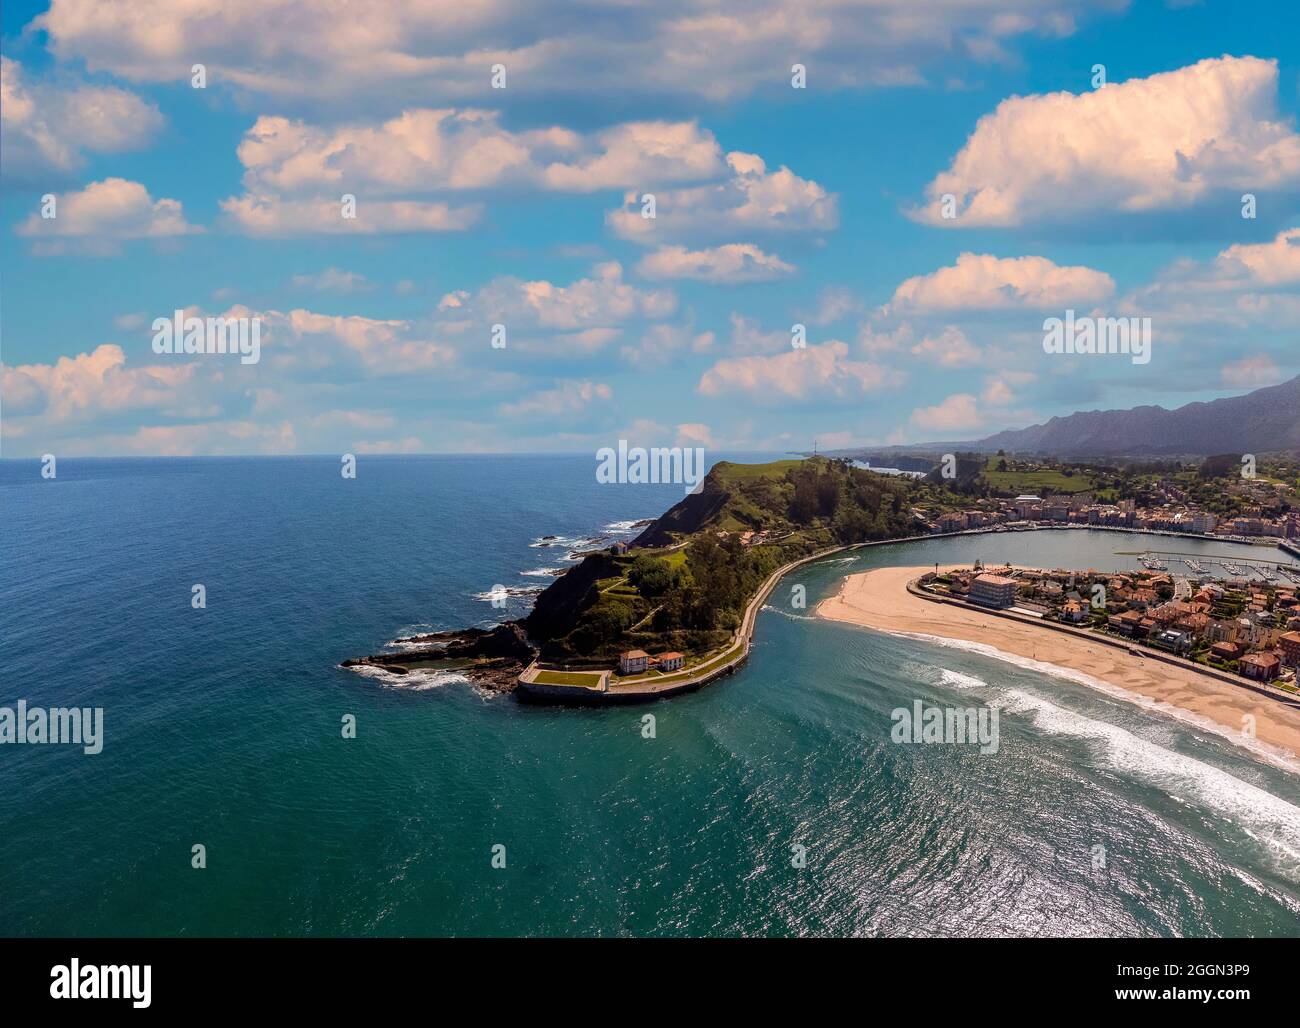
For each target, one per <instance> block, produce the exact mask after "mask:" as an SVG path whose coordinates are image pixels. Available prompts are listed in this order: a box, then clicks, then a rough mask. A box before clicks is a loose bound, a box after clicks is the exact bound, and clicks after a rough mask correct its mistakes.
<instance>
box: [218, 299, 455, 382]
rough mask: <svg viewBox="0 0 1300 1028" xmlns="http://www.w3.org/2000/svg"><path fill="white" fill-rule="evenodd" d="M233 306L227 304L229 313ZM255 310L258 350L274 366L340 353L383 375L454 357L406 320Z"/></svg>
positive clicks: (307, 365)
mask: <svg viewBox="0 0 1300 1028" xmlns="http://www.w3.org/2000/svg"><path fill="white" fill-rule="evenodd" d="M239 310H240V308H233V309H232V312H231V313H235V312H237V311H239ZM247 313H248V314H251V313H252V312H247ZM259 316H260V317H261V318H262V321H263V330H262V331H263V351H264V353H266V354H267V356H268V357H269V359H270V360H271V361H272V362H273V363H274V364H275V365H277V366H280V367H295V368H300V369H311V368H315V369H323V368H328V367H331V366H332V365H333V364H335V363H336V362H338V361H339V359H340V358H346V359H348V360H349V361H355V362H358V363H359V364H360V366H361V367H362V368H363V369H365V370H366V371H367V372H368V373H370V374H373V375H376V376H383V375H402V374H409V373H412V372H421V371H436V370H443V369H446V368H447V367H448V366H449V365H452V364H454V363H455V362H456V349H455V347H453V346H450V345H448V344H447V343H444V342H441V341H438V340H435V339H430V338H426V333H425V332H424V331H422V329H421V327H420V326H417V325H414V324H412V323H411V322H408V321H402V320H396V319H388V320H380V319H375V318H365V317H361V316H360V315H333V314H317V313H314V312H312V311H308V310H303V309H301V308H298V309H295V310H291V311H289V312H288V313H284V314H282V313H280V312H279V311H263V312H261V314H260V315H259Z"/></svg>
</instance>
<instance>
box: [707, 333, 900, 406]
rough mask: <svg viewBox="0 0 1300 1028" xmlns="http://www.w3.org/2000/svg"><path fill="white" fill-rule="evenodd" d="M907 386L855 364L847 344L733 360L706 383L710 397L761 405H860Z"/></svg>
mask: <svg viewBox="0 0 1300 1028" xmlns="http://www.w3.org/2000/svg"><path fill="white" fill-rule="evenodd" d="M902 381H903V376H902V375H901V374H899V373H898V372H895V371H891V370H890V369H888V368H885V367H882V366H880V365H878V364H872V363H869V362H866V361H853V360H849V347H848V344H847V343H843V342H840V341H839V340H832V341H831V342H828V343H823V344H821V345H820V346H809V347H807V348H806V349H801V350H789V351H788V352H786V353H780V354H775V355H773V356H770V357H763V356H752V357H731V358H727V359H724V360H721V361H718V363H716V364H715V365H714V366H713V367H711V368H710V369H709V370H708V371H706V372H705V373H704V374H703V376H701V378H700V382H699V386H698V389H699V392H700V393H701V394H702V395H704V396H723V395H728V394H741V395H744V396H746V397H749V398H750V399H752V400H755V401H757V402H760V403H765V402H775V401H781V400H810V399H824V400H827V399H829V400H855V399H861V398H862V397H863V396H866V395H869V394H871V393H873V392H876V391H878V390H881V389H885V388H888V387H890V386H895V385H898V384H900V383H901V382H902Z"/></svg>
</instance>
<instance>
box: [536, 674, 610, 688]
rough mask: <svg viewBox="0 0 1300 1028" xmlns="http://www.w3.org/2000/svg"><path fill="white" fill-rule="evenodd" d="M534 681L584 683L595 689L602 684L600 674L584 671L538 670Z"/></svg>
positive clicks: (553, 683)
mask: <svg viewBox="0 0 1300 1028" xmlns="http://www.w3.org/2000/svg"><path fill="white" fill-rule="evenodd" d="M533 681H534V682H540V683H541V684H542V685H582V686H586V687H587V688H588V689H595V688H596V687H597V686H599V685H600V675H591V674H587V673H586V672H584V671H538V672H537V674H536V675H535V676H534V677H533Z"/></svg>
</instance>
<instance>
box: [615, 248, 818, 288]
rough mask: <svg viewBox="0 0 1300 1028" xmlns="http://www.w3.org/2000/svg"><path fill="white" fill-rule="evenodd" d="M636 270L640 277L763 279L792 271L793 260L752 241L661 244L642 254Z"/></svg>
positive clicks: (728, 281) (734, 281)
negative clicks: (699, 246) (698, 247)
mask: <svg viewBox="0 0 1300 1028" xmlns="http://www.w3.org/2000/svg"><path fill="white" fill-rule="evenodd" d="M636 270H637V274H639V275H641V276H642V277H643V278H654V279H665V278H689V279H694V280H695V281H696V282H715V283H725V284H728V285H734V284H737V283H741V282H766V281H769V280H770V279H774V278H782V277H784V276H786V275H793V274H794V271H795V269H794V265H793V264H787V263H786V262H785V261H783V260H781V258H780V257H777V256H776V255H775V254H769V253H764V252H763V251H762V250H760V249H759V248H758V247H757V246H755V245H754V244H753V243H727V244H726V245H724V246H715V247H713V248H711V249H704V250H688V249H687V248H686V247H684V246H661V247H660V248H659V249H657V250H655V251H654V252H653V253H651V254H648V255H646V256H645V257H643V258H642V259H641V261H640V263H639V264H637V266H636Z"/></svg>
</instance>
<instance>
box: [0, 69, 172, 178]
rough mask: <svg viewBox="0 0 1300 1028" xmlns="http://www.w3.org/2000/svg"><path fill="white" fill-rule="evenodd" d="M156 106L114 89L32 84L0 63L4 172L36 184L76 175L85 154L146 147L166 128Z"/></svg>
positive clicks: (0, 147)
mask: <svg viewBox="0 0 1300 1028" xmlns="http://www.w3.org/2000/svg"><path fill="white" fill-rule="evenodd" d="M162 124H163V117H162V115H161V114H160V113H159V112H158V108H157V107H155V106H154V105H153V104H149V103H145V102H144V101H143V100H141V99H140V98H139V97H138V96H136V95H135V94H134V93H129V92H127V91H126V90H124V89H117V88H116V87H113V86H91V85H86V84H82V83H73V84H70V85H64V84H56V83H52V82H31V81H29V80H28V78H27V75H26V72H25V71H24V69H23V66H22V65H21V64H19V63H18V62H17V61H14V60H11V59H10V58H8V57H0V167H2V169H3V173H4V176H5V178H9V179H14V178H17V179H22V180H24V181H34V180H35V179H37V178H38V177H40V176H43V175H49V174H59V173H67V172H70V171H74V170H75V169H77V168H79V167H81V166H82V165H83V164H84V163H85V153H84V151H91V152H95V153H120V152H122V151H124V150H134V149H137V148H139V147H141V146H144V145H145V144H146V143H148V142H149V140H150V139H151V138H152V137H153V136H154V135H155V134H156V133H157V131H158V130H159V129H160V128H161V127H162Z"/></svg>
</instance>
